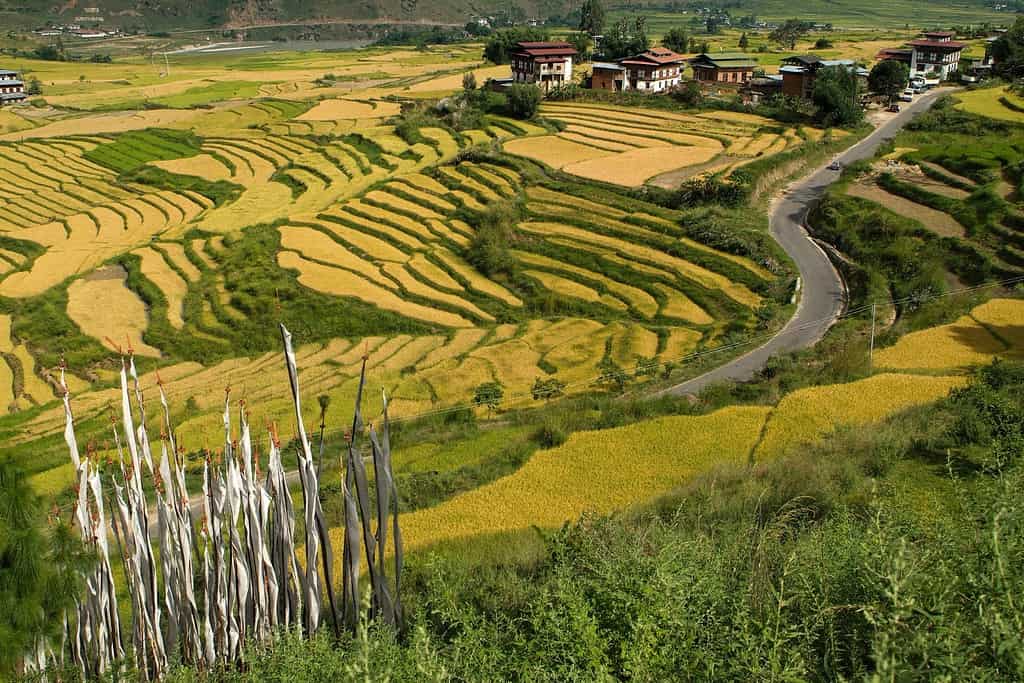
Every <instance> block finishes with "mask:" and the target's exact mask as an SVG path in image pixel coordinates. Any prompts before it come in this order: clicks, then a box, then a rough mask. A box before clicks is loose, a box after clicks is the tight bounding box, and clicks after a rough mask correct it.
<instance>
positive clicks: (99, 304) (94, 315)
mask: <svg viewBox="0 0 1024 683" xmlns="http://www.w3.org/2000/svg"><path fill="white" fill-rule="evenodd" d="M127 277H128V273H126V272H125V270H124V268H122V267H121V266H104V267H103V268H100V269H98V270H95V271H93V272H92V273H90V274H89V275H87V276H85V277H83V278H80V279H78V280H75V281H74V282H72V283H71V286H70V287H68V317H70V318H71V320H73V321H74V323H75V324H76V325H78V327H79V328H81V330H82V332H84V333H85V334H87V335H89V336H90V337H93V338H95V339H97V340H100V341H101V342H103V343H104V344H106V342H105V341H104V340H105V339H106V338H107V337H108V336H109V337H111V338H116V340H117V343H119V344H120V343H121V342H122V341H127V342H128V343H129V344H130V345H131V346H132V348H134V349H135V353H137V354H139V355H142V356H159V355H160V350H159V349H156V348H153V347H152V346H150V345H148V344H146V343H145V342H143V341H142V333H143V332H144V331H145V329H146V327H147V326H148V312H147V311H146V305H145V304H144V303H142V301H141V300H140V299H139V297H138V296H136V295H135V293H134V292H132V291H131V290H130V289H128V287H127V286H126V285H125V280H126V279H127Z"/></svg>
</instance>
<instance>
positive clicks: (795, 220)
mask: <svg viewBox="0 0 1024 683" xmlns="http://www.w3.org/2000/svg"><path fill="white" fill-rule="evenodd" d="M950 91H951V88H940V89H937V90H932V91H930V92H928V93H925V94H923V95H919V96H918V97H917V98H916V99H915V101H914V102H913V103H901V106H902V111H900V113H899V114H896V115H895V116H893V117H892V118H891V119H889V120H888V121H886V122H885V123H884V124H882V125H881V126H879V127H878V128H876V129H875V130H874V132H872V133H871V134H870V135H868V136H867V137H866V138H864V139H863V140H861V141H860V142H858V143H857V144H855V145H853V146H852V147H850V148H849V149H847V150H846V151H845V152H843V153H842V154H841V155H839V156H838V157H837V160H838V161H839V163H840V164H842V165H843V166H846V165H848V164H851V163H853V162H854V161H860V160H861V159H867V158H870V157H872V156H874V154H875V152H876V151H877V150H878V147H879V146H880V145H881V144H882V143H883V142H886V141H888V140H890V139H892V138H893V137H895V136H896V133H898V132H899V131H900V129H901V128H903V126H905V125H906V124H907V122H908V121H910V119H912V118H913V117H914V115H915V114H917V113H919V112H922V111H924V110H926V109H928V108H929V107H931V106H932V104H934V102H935V100H936V99H938V98H939V97H941V96H942V95H944V94H947V93H949V92H950ZM839 175H840V171H830V170H829V169H828V168H827V167H822V168H819V169H817V170H815V171H813V172H811V173H810V174H809V175H807V176H805V177H804V178H802V179H801V180H798V181H796V182H795V183H793V184H792V185H790V186H789V188H788V189H787V190H786V192H785V193H784V194H783V195H782V196H781V197H780V198H779V199H778V200H777V201H776V202H775V203H774V204H773V208H772V215H771V222H770V231H771V234H772V237H774V238H775V241H777V242H778V243H779V244H780V245H781V246H782V248H783V249H784V250H785V251H786V253H787V254H789V257H790V258H791V259H793V261H794V262H795V263H796V265H797V268H798V269H799V271H800V283H801V295H800V303H799V304H798V306H797V310H796V313H795V314H794V315H793V317H792V318H790V319H789V322H787V323H786V326H785V327H783V328H782V329H781V330H780V331H779V332H778V334H776V335H775V336H774V337H772V338H771V339H770V340H768V341H767V342H766V343H765V344H763V345H762V346H759V347H757V348H756V349H754V350H752V351H750V352H749V353H746V354H744V355H742V356H740V357H738V358H735V359H733V360H732V361H730V362H728V363H726V364H725V365H722V366H720V367H718V368H715V369H714V370H711V371H710V372H707V373H705V374H703V375H700V376H699V377H695V378H693V379H691V380H687V381H685V382H682V383H681V384H677V385H675V386H673V387H670V388H668V389H666V390H665V391H664V392H662V393H664V394H674V395H676V396H679V395H683V394H697V393H700V391H701V390H702V389H704V387H706V386H708V385H710V384H715V383H718V382H727V381H733V382H745V381H747V380H749V379H751V378H753V377H754V376H755V375H756V374H757V373H758V372H759V371H760V370H761V369H762V368H763V367H764V366H765V364H766V363H767V362H768V359H769V358H771V357H772V356H776V355H779V354H783V353H788V352H790V351H795V350H797V349H803V348H807V347H809V346H813V345H814V344H816V343H818V341H820V340H821V338H822V337H823V336H825V333H826V332H827V331H828V329H829V328H830V327H832V325H833V323H835V321H836V320H837V319H838V318H839V315H840V314H841V313H842V311H843V306H844V304H845V300H846V291H845V287H844V285H843V281H842V279H841V278H840V277H839V273H837V272H836V269H835V267H833V265H832V262H831V261H829V259H828V256H826V255H825V252H824V251H823V250H822V249H821V247H819V246H818V245H817V244H816V243H815V242H814V240H812V239H811V237H810V236H809V235H808V234H807V230H806V229H805V228H804V225H805V224H806V219H807V214H808V212H809V211H810V210H811V208H812V207H813V206H814V204H815V203H816V202H818V201H819V200H820V199H821V197H822V196H823V195H824V194H825V190H826V189H827V188H828V186H829V185H831V184H832V183H833V182H835V181H836V180H837V179H838V178H839Z"/></svg>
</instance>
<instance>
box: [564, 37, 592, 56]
mask: <svg viewBox="0 0 1024 683" xmlns="http://www.w3.org/2000/svg"><path fill="white" fill-rule="evenodd" d="M566 40H567V41H568V42H569V44H570V45H572V46H573V47H574V48H576V52H577V53H579V55H578V57H577V58H576V59H577V60H578V61H581V62H585V61H587V60H589V59H590V45H591V40H590V34H588V33H587V32H586V31H577V32H575V33H570V34H569V36H568V37H567V38H566Z"/></svg>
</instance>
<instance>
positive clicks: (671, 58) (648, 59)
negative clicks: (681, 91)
mask: <svg viewBox="0 0 1024 683" xmlns="http://www.w3.org/2000/svg"><path fill="white" fill-rule="evenodd" d="M685 64H686V58H685V57H683V56H682V55H679V54H676V53H675V52H673V51H672V50H669V49H668V48H665V47H656V48H654V49H651V50H647V51H646V52H641V53H640V54H638V55H634V56H633V57H626V58H624V59H620V60H619V65H620V66H622V67H624V68H625V70H626V79H627V81H628V82H629V86H630V88H631V89H632V90H639V91H641V92H655V93H657V92H665V91H666V90H668V89H670V88H673V87H675V86H677V85H679V80H680V78H682V74H683V68H684V66H685Z"/></svg>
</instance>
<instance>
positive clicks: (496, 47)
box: [484, 26, 548, 64]
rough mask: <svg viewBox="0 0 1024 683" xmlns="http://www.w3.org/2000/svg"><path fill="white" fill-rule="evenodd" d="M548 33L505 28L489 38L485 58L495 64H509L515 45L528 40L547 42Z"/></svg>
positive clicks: (534, 29) (518, 27) (521, 28)
mask: <svg viewBox="0 0 1024 683" xmlns="http://www.w3.org/2000/svg"><path fill="white" fill-rule="evenodd" d="M547 39H548V34H547V31H542V30H540V29H536V28H529V27H522V26H517V27H515V28H503V29H501V30H499V31H495V32H494V33H492V34H491V35H489V36H488V37H487V42H486V43H484V57H485V58H486V59H487V60H489V61H491V62H494V63H495V64H508V63H509V60H510V58H511V55H512V52H513V50H514V49H515V45H516V43H518V42H521V41H526V40H547Z"/></svg>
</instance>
